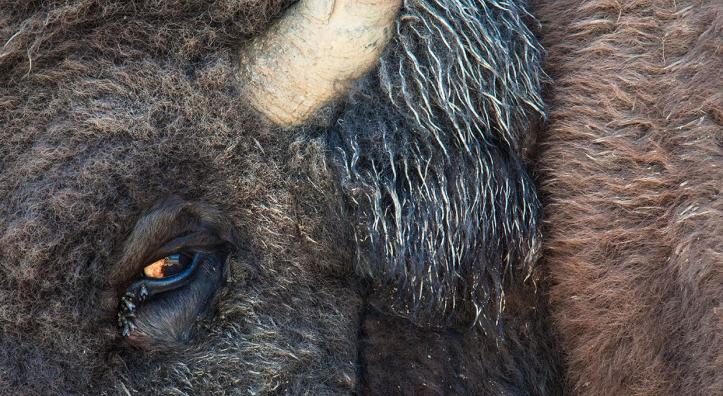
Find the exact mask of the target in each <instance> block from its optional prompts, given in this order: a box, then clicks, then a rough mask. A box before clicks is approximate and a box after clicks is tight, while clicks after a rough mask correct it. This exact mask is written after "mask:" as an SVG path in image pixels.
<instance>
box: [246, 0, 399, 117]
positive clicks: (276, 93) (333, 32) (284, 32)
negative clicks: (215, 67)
mask: <svg viewBox="0 0 723 396" xmlns="http://www.w3.org/2000/svg"><path fill="white" fill-rule="evenodd" d="M400 3H401V0H302V1H301V2H299V3H297V4H296V5H294V6H292V7H291V8H289V10H288V11H287V12H286V14H285V15H284V17H283V18H281V19H280V20H279V21H278V22H277V23H276V24H274V25H273V26H272V27H271V28H269V30H268V32H267V33H266V34H265V35H263V36H259V37H257V38H254V39H253V41H252V42H251V43H249V44H248V45H247V46H245V49H244V51H243V52H242V54H241V80H242V82H243V84H244V87H245V94H246V96H247V98H248V100H249V101H250V103H251V105H252V106H253V107H254V108H255V109H256V110H258V111H259V112H260V113H262V114H263V115H265V116H266V117H267V118H268V119H270V120H271V121H272V122H274V123H275V124H277V125H279V126H282V127H293V126H296V125H300V124H302V123H303V122H304V121H306V120H307V119H308V118H309V117H310V116H311V115H312V114H314V112H316V110H318V109H319V108H320V107H322V106H323V105H324V104H326V103H328V102H330V101H331V100H333V99H335V98H338V97H339V96H341V95H343V94H345V93H347V92H348V89H349V87H350V86H351V85H352V84H353V83H354V82H355V80H356V79H358V78H360V77H361V76H363V75H364V74H365V73H367V72H368V71H369V70H370V69H372V68H373V67H374V66H375V65H376V64H377V62H378V61H379V55H380V54H381V52H382V50H383V49H384V46H385V45H386V43H387V42H388V41H389V39H390V38H391V34H392V31H393V28H394V18H395V16H396V15H397V11H398V9H399V5H400Z"/></svg>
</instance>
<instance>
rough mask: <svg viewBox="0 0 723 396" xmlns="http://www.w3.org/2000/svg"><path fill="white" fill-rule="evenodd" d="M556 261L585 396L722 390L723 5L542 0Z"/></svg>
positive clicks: (568, 355)
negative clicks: (550, 80)
mask: <svg viewBox="0 0 723 396" xmlns="http://www.w3.org/2000/svg"><path fill="white" fill-rule="evenodd" d="M533 12H534V13H535V14H536V16H537V17H538V18H540V20H541V22H542V26H543V31H542V37H543V44H545V45H546V47H547V49H548V51H549V54H548V58H547V69H548V71H549V73H550V74H551V77H552V79H553V83H552V86H551V88H550V90H549V95H548V103H549V110H550V119H549V128H548V129H547V131H546V132H545V133H544V134H543V135H542V136H541V151H540V152H539V153H538V159H539V162H538V165H537V169H538V172H539V180H540V181H541V191H542V193H543V200H544V204H545V205H546V206H545V213H546V219H545V220H546V223H545V226H546V229H545V232H546V248H545V252H544V254H543V257H545V258H544V262H545V268H546V270H547V271H548V272H549V274H550V275H551V277H552V280H553V286H552V289H551V305H552V307H553V317H554V321H555V324H556V326H557V331H558V334H559V336H560V338H561V345H562V349H563V352H564V354H565V362H566V369H567V378H568V384H567V385H568V388H569V389H570V390H571V392H572V394H577V395H666V394H668V395H680V394H689V395H715V394H717V395H720V394H723V338H721V334H723V332H722V330H723V328H722V326H721V323H722V321H723V319H722V315H723V308H722V307H721V305H720V304H721V297H722V296H723V269H722V268H723V267H722V266H721V264H723V263H722V260H721V248H722V247H723V221H722V220H721V215H722V214H723V198H721V196H720V188H721V183H722V182H721V180H723V169H722V168H721V166H723V157H722V156H721V137H722V136H721V121H722V119H723V106H722V97H721V95H723V80H722V79H721V70H723V62H722V61H721V59H722V58H721V55H722V54H721V48H722V47H721V44H722V43H723V3H721V2H720V1H716V0H712V1H685V0H684V1H659V2H651V1H634V2H616V1H606V0H599V1H584V2H577V1H568V0H559V1H553V2H539V4H537V5H536V7H533Z"/></svg>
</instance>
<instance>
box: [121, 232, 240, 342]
mask: <svg viewBox="0 0 723 396" xmlns="http://www.w3.org/2000/svg"><path fill="white" fill-rule="evenodd" d="M228 251H229V246H228V244H227V243H226V242H224V241H223V240H221V239H219V238H218V237H216V236H215V235H213V234H212V233H210V232H208V231H198V232H194V233H191V234H188V235H184V236H182V237H178V238H176V239H174V240H171V241H170V242H167V243H166V244H164V245H163V246H161V247H160V248H159V249H158V250H157V251H156V252H154V253H153V254H152V255H150V258H149V259H147V260H145V263H147V264H146V265H145V266H144V267H143V269H142V271H139V275H138V276H137V277H136V278H135V279H134V280H132V283H131V284H130V285H129V286H128V287H127V288H126V289H125V292H124V293H123V295H122V296H121V298H120V302H119V304H118V326H119V328H120V332H121V335H123V336H124V337H127V338H128V340H129V341H131V342H132V343H133V344H136V345H138V346H142V347H153V348H157V347H162V346H164V345H168V344H173V343H183V342H185V341H187V340H188V339H189V338H190V336H191V335H192V333H193V331H194V329H195V326H194V325H195V324H196V323H197V322H198V321H200V320H201V319H203V318H204V317H205V316H206V314H207V313H208V311H209V308H210V307H211V306H212V305H213V304H212V302H213V300H214V299H215V296H216V293H217V291H218V290H219V289H220V287H221V285H222V284H223V282H224V280H225V279H226V273H227V265H226V258H227V255H228Z"/></svg>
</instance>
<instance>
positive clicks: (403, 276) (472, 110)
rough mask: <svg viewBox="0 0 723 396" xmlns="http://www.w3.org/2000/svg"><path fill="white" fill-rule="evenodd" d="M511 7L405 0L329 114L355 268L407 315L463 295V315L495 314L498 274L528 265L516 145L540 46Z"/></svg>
mask: <svg viewBox="0 0 723 396" xmlns="http://www.w3.org/2000/svg"><path fill="white" fill-rule="evenodd" d="M524 7H525V6H524V4H522V5H521V4H520V3H518V2H507V1H475V0H407V1H405V3H404V6H403V8H402V11H401V15H400V17H399V18H398V20H397V25H396V35H395V38H394V39H393V40H392V42H391V43H390V44H389V46H388V47H387V49H386V51H385V52H384V54H383V56H382V59H381V63H380V66H379V71H378V73H377V74H373V75H372V76H370V77H369V78H367V79H365V80H363V81H362V82H361V84H362V85H363V86H362V87H359V89H357V90H356V92H357V93H356V94H352V95H351V96H350V101H351V102H352V103H351V104H350V105H349V106H348V107H347V110H345V113H344V114H343V116H342V117H341V120H340V121H339V122H338V127H337V133H336V135H335V138H336V139H338V140H337V141H334V142H332V144H336V146H337V149H336V163H337V165H338V168H339V171H340V177H341V179H342V185H343V188H344V190H345V192H346V193H347V196H348V199H349V204H350V206H351V213H353V214H354V215H356V216H357V219H356V220H357V221H356V228H355V233H356V238H357V241H358V246H359V250H358V257H357V263H356V271H357V272H358V273H360V274H363V275H366V276H368V277H370V278H372V279H374V280H376V281H377V282H376V283H377V286H384V287H387V290H388V291H389V295H390V296H392V295H396V296H401V297H400V298H394V299H395V300H394V301H393V302H392V304H393V305H394V309H395V310H397V311H398V312H400V313H403V314H405V315H407V314H409V315H411V316H412V317H413V318H414V319H415V320H416V321H417V322H418V323H420V324H432V325H434V324H439V323H444V322H447V321H448V319H449V318H450V316H449V315H450V314H452V313H453V312H455V311H459V308H457V309H455V307H456V306H458V305H460V302H462V301H463V302H464V304H465V307H468V308H469V309H467V310H465V311H464V312H469V313H470V314H471V315H470V316H469V317H468V318H469V319H470V320H472V321H474V322H475V323H482V324H483V328H485V329H487V328H489V326H490V325H492V327H494V325H498V326H499V325H500V323H499V320H498V319H499V314H500V312H501V311H502V310H503V308H504V290H503V285H504V283H505V282H506V279H507V278H509V277H511V276H513V275H514V276H519V277H521V278H526V277H527V276H529V275H530V274H531V273H532V268H533V264H534V262H535V260H536V257H537V255H538V250H539V246H540V231H539V229H538V219H539V213H540V203H539V201H538V199H537V196H536V193H535V189H534V186H533V184H532V181H531V179H530V177H529V176H528V175H527V173H526V170H525V166H524V164H523V161H522V160H521V154H522V153H521V150H522V143H523V140H524V138H525V135H526V134H527V133H528V131H529V130H530V125H531V123H532V122H533V121H537V120H539V119H540V116H541V115H542V114H543V106H542V100H541V97H540V82H541V78H542V76H543V72H542V71H541V68H540V61H541V56H542V50H541V48H540V46H539V45H538V43H537V41H536V39H535V38H534V36H533V34H532V33H531V32H530V30H529V29H528V27H527V26H526V24H525V22H526V21H531V20H532V17H530V15H529V14H528V13H527V11H526V9H525V8H524ZM368 251H371V252H373V253H372V254H371V255H370V254H367V253H366V252H368ZM400 292H401V293H400ZM469 302H471V303H472V304H471V305H470V304H469ZM497 330H499V327H498V328H497Z"/></svg>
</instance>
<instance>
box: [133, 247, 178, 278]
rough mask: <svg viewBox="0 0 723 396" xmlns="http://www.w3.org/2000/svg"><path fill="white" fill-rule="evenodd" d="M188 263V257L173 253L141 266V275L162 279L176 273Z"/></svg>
mask: <svg viewBox="0 0 723 396" xmlns="http://www.w3.org/2000/svg"><path fill="white" fill-rule="evenodd" d="M188 264H190V257H188V256H187V255H185V254H181V253H175V254H171V255H168V256H166V257H164V258H162V259H160V260H157V261H155V262H153V263H151V264H149V265H147V266H146V267H145V268H143V275H145V276H146V277H147V278H152V279H163V278H167V277H169V276H174V275H178V274H179V273H180V272H181V271H183V269H184V268H186V267H187V266H188Z"/></svg>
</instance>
